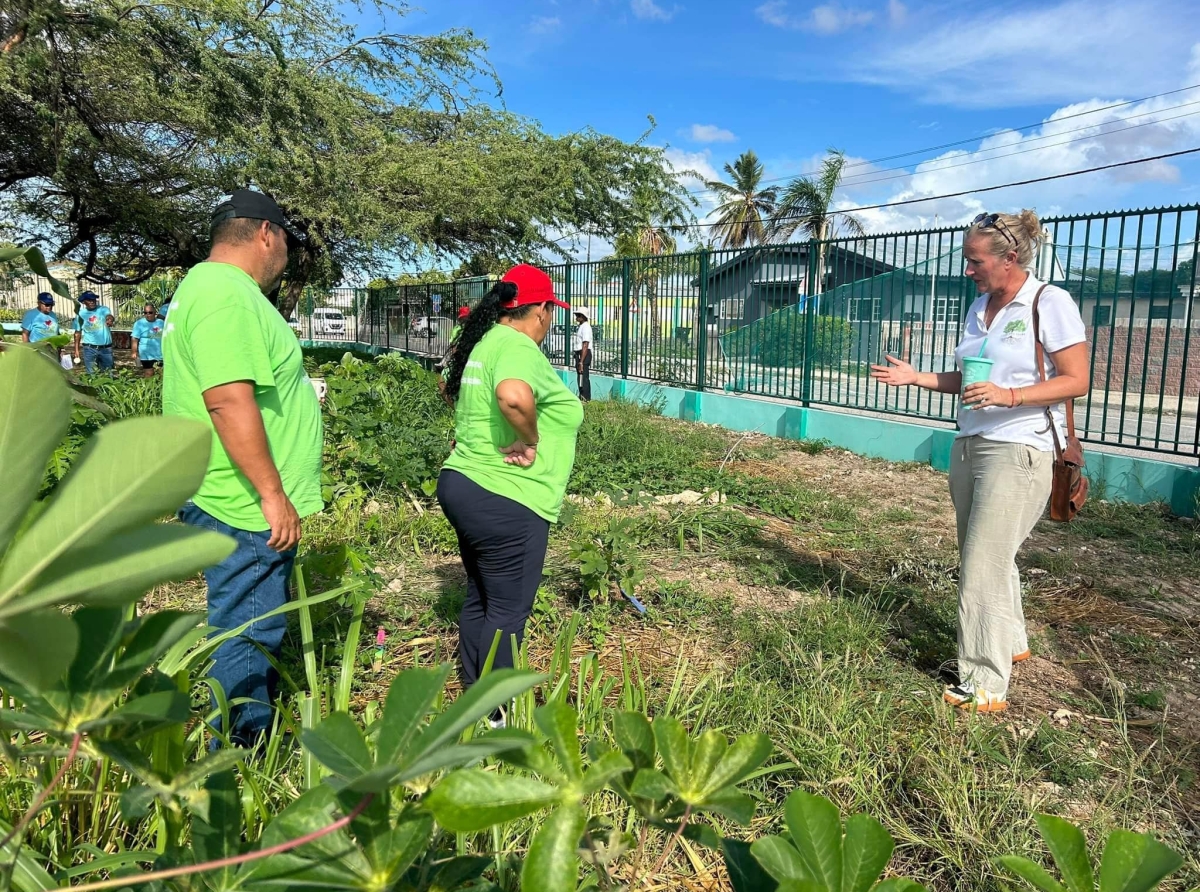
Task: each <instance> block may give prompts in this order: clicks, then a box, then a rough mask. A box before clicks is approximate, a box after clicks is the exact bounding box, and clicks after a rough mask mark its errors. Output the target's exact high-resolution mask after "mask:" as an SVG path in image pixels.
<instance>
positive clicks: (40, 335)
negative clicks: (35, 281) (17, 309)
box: [21, 291, 58, 344]
mask: <svg viewBox="0 0 1200 892" xmlns="http://www.w3.org/2000/svg"><path fill="white" fill-rule="evenodd" d="M37 303H38V305H37V309H36V310H30V311H29V312H28V313H26V314H25V315H24V316H23V317H21V340H22V341H24V342H25V343H26V344H36V343H37V342H38V341H44V340H46V339H47V338H52V337H54V336H55V335H56V334H58V317H57V316H55V315H54V295H52V294H51V293H50V292H49V291H43V292H42V293H41V294H39V295H38V296H37Z"/></svg>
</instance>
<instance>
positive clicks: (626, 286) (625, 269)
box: [621, 257, 631, 378]
mask: <svg viewBox="0 0 1200 892" xmlns="http://www.w3.org/2000/svg"><path fill="white" fill-rule="evenodd" d="M629 279H630V277H629V258H628V257H626V258H625V259H624V260H622V261H621V377H622V378H628V377H629V290H630V284H631V283H630V280H629Z"/></svg>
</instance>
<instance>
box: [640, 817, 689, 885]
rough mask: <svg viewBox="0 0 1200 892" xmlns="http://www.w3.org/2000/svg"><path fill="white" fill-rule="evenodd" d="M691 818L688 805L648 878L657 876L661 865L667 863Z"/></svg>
mask: <svg viewBox="0 0 1200 892" xmlns="http://www.w3.org/2000/svg"><path fill="white" fill-rule="evenodd" d="M691 816H692V807H691V806H690V805H689V806H688V807H687V808H685V809H684V810H683V817H682V818H680V819H679V826H678V827H676V828H675V832H674V833H673V834H671V838H670V839H668V840H667V844H666V845H665V846H663V850H662V854H661V855H659V856H658V860H657V861H655V862H654V867H652V868H650V873H649V874H647V875H648V876H652V877H655V876H658V872H659V871H660V870H662V868H663V865H664V864H666V863H667V856H668V855H670V854H671V849H673V848H675V844H676V843H678V842H679V837H681V836H683V828H684V827H686V826H687V822H688V818H690V817H691Z"/></svg>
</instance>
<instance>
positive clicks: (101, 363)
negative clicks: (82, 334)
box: [83, 344, 113, 375]
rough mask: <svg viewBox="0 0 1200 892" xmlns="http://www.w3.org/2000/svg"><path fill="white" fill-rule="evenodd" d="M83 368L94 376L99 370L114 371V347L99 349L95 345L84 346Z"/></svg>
mask: <svg viewBox="0 0 1200 892" xmlns="http://www.w3.org/2000/svg"><path fill="white" fill-rule="evenodd" d="M83 367H84V368H85V369H86V370H87V373H88V374H89V375H94V374H95V373H96V369H97V368H101V369H106V370H108V371H110V372H111V371H112V368H113V355H112V347H111V346H109V347H97V346H95V345H94V344H84V345H83Z"/></svg>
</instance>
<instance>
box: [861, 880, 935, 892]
mask: <svg viewBox="0 0 1200 892" xmlns="http://www.w3.org/2000/svg"><path fill="white" fill-rule="evenodd" d="M871 892H925V887H924V886H922V885H921V884H920V883H918V882H917V881H916V880H910V879H909V878H908V877H892V878H891V879H890V880H884V881H883V882H882V883H877V884H876V886H875V888H874V889H872V890H871Z"/></svg>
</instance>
